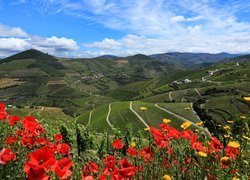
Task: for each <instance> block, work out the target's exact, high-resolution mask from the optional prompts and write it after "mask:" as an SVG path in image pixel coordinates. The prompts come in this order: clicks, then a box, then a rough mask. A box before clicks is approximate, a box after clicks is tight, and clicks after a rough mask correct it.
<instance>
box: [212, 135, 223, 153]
mask: <svg viewBox="0 0 250 180" xmlns="http://www.w3.org/2000/svg"><path fill="white" fill-rule="evenodd" d="M210 144H211V146H212V148H213V150H214V151H215V152H219V151H220V150H221V149H223V145H222V144H221V143H220V141H219V140H218V139H217V138H216V137H213V138H212V140H211V143H210Z"/></svg>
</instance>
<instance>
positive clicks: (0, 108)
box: [0, 103, 6, 112]
mask: <svg viewBox="0 0 250 180" xmlns="http://www.w3.org/2000/svg"><path fill="white" fill-rule="evenodd" d="M5 108H6V106H5V104H4V103H0V112H3V111H5Z"/></svg>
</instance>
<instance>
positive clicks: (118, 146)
mask: <svg viewBox="0 0 250 180" xmlns="http://www.w3.org/2000/svg"><path fill="white" fill-rule="evenodd" d="M112 146H113V148H115V149H122V148H123V147H124V146H125V144H124V143H123V142H122V141H121V140H120V139H116V140H115V141H114V142H113V143H112Z"/></svg>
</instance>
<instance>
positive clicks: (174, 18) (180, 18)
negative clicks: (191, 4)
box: [170, 16, 186, 23]
mask: <svg viewBox="0 0 250 180" xmlns="http://www.w3.org/2000/svg"><path fill="white" fill-rule="evenodd" d="M185 20H186V19H185V18H184V17H183V16H174V17H172V18H171V19H170V21H171V22H174V23H175V22H182V21H185Z"/></svg>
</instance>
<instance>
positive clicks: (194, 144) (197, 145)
mask: <svg viewBox="0 0 250 180" xmlns="http://www.w3.org/2000/svg"><path fill="white" fill-rule="evenodd" d="M191 148H192V149H195V150H198V151H201V150H203V146H202V143H201V142H200V141H193V142H192V143H191Z"/></svg>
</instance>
